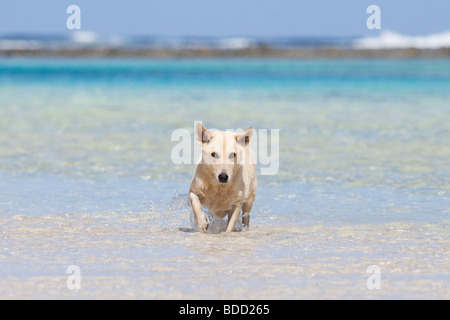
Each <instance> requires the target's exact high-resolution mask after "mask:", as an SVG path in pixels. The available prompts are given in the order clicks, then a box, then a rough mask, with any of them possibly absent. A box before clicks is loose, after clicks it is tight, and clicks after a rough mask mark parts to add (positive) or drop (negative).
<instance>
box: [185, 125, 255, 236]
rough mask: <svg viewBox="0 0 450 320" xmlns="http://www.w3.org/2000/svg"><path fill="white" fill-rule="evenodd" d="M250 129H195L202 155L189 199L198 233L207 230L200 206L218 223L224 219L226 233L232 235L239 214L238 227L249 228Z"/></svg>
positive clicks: (252, 193)
mask: <svg viewBox="0 0 450 320" xmlns="http://www.w3.org/2000/svg"><path fill="white" fill-rule="evenodd" d="M252 135H253V128H252V127H250V128H248V129H246V130H244V131H242V132H239V133H233V132H229V131H209V130H207V129H205V128H204V127H203V126H202V124H201V123H197V125H196V126H195V137H196V140H197V141H198V142H199V143H200V144H201V146H202V154H201V158H200V160H199V162H198V163H197V165H196V167H195V172H194V177H193V178H192V181H191V185H190V188H189V199H190V202H191V205H192V209H193V211H194V219H195V223H196V224H197V227H198V230H199V231H200V232H202V233H204V232H206V231H207V229H208V222H207V220H206V216H205V213H204V212H203V210H202V205H203V206H206V207H207V208H208V209H209V211H210V212H211V213H212V214H213V215H214V216H216V217H219V218H221V219H223V218H225V217H226V216H228V222H227V227H226V230H225V231H226V232H232V231H234V228H235V226H236V223H237V221H238V219H239V217H240V215H241V211H242V224H243V226H244V227H247V228H248V227H249V226H250V211H251V209H252V206H253V201H254V200H255V197H256V190H257V179H256V161H255V154H254V152H253V150H252V149H251V148H250V145H249V143H250V139H251V137H252Z"/></svg>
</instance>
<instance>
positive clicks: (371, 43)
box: [353, 31, 450, 50]
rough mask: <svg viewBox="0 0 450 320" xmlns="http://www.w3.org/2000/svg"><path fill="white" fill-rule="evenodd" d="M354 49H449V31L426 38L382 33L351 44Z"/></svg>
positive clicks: (390, 32)
mask: <svg viewBox="0 0 450 320" xmlns="http://www.w3.org/2000/svg"><path fill="white" fill-rule="evenodd" d="M353 48H355V49H374V50H376V49H406V48H417V49H440V48H450V31H447V32H442V33H437V34H431V35H427V36H406V35H402V34H399V33H396V32H392V31H382V32H381V34H380V35H379V36H378V37H366V38H361V39H357V40H355V41H354V42H353Z"/></svg>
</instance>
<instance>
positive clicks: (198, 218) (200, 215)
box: [189, 192, 208, 233]
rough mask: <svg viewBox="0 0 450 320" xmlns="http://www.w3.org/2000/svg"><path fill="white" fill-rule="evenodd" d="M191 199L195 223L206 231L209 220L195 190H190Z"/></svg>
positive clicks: (201, 229)
mask: <svg viewBox="0 0 450 320" xmlns="http://www.w3.org/2000/svg"><path fill="white" fill-rule="evenodd" d="M189 199H190V200H191V205H192V210H193V211H194V218H195V223H196V224H197V227H198V230H199V231H200V232H203V233H204V232H206V229H208V221H206V216H205V213H204V212H203V210H202V204H201V202H200V199H199V198H198V196H197V195H196V194H195V193H193V192H189Z"/></svg>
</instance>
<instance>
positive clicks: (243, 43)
mask: <svg viewBox="0 0 450 320" xmlns="http://www.w3.org/2000/svg"><path fill="white" fill-rule="evenodd" d="M252 46H253V41H252V40H251V39H249V38H244V37H236V38H224V39H221V40H220V42H219V48H220V49H228V50H238V49H245V48H251V47H252Z"/></svg>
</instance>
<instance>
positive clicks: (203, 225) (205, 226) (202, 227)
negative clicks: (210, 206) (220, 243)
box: [197, 222, 209, 233]
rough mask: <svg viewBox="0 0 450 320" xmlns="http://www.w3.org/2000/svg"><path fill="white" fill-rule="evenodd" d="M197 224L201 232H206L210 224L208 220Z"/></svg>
mask: <svg viewBox="0 0 450 320" xmlns="http://www.w3.org/2000/svg"><path fill="white" fill-rule="evenodd" d="M197 226H198V231H200V232H201V233H206V231H207V230H208V226H209V224H208V223H207V222H205V223H199V224H198V225H197Z"/></svg>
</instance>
